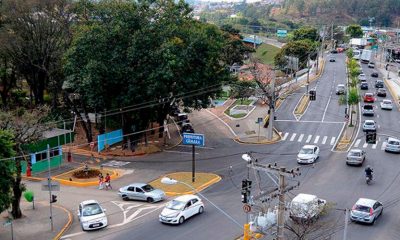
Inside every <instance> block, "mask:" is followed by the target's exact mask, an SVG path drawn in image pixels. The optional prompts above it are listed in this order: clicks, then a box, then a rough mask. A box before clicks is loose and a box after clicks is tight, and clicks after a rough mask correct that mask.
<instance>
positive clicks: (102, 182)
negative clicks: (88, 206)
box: [99, 173, 104, 190]
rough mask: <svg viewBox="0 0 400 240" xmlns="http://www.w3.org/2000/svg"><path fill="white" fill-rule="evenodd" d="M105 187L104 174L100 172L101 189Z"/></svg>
mask: <svg viewBox="0 0 400 240" xmlns="http://www.w3.org/2000/svg"><path fill="white" fill-rule="evenodd" d="M103 188H104V177H103V174H102V173H100V174H99V189H100V190H102V189H103Z"/></svg>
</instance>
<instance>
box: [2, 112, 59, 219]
mask: <svg viewBox="0 0 400 240" xmlns="http://www.w3.org/2000/svg"><path fill="white" fill-rule="evenodd" d="M48 112H49V109H48V108H47V107H40V108H37V109H33V110H26V109H23V108H18V109H15V110H13V111H8V112H4V111H3V112H0V131H9V132H10V133H12V134H13V140H14V143H15V147H14V148H15V150H16V152H17V153H18V154H20V155H23V156H25V155H26V152H25V150H24V145H27V144H29V143H32V142H35V141H37V140H39V139H41V138H42V132H43V131H45V130H47V129H49V128H50V127H52V126H51V125H49V124H46V125H44V124H43V123H44V119H45V117H46V116H47V114H48ZM21 161H22V159H21V158H16V159H15V162H14V163H13V164H15V174H14V175H13V178H12V179H11V180H12V189H13V198H12V215H13V217H14V218H15V219H16V218H20V217H21V216H22V213H21V208H20V200H21V196H22V192H23V191H24V189H25V188H24V185H23V184H22V183H21V180H22V178H21V171H22V168H21Z"/></svg>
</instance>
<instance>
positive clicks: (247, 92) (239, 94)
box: [231, 80, 256, 102]
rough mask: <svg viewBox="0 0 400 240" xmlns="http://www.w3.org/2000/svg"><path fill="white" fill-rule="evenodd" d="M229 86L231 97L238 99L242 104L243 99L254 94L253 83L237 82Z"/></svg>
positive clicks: (254, 85)
mask: <svg viewBox="0 0 400 240" xmlns="http://www.w3.org/2000/svg"><path fill="white" fill-rule="evenodd" d="M231 86H232V93H233V97H235V98H238V99H240V100H241V101H242V102H243V99H245V98H249V97H250V96H251V95H253V94H254V90H255V87H256V84H255V82H254V81H247V80H242V81H240V80H239V81H237V82H235V83H234V84H232V85H231Z"/></svg>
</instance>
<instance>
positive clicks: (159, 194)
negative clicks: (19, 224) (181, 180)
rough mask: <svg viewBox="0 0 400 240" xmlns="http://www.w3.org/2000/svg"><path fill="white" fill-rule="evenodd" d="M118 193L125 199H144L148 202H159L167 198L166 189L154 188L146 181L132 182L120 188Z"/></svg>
mask: <svg viewBox="0 0 400 240" xmlns="http://www.w3.org/2000/svg"><path fill="white" fill-rule="evenodd" d="M118 195H119V196H121V198H122V199H123V200H142V201H147V202H150V203H152V202H158V201H162V200H163V199H164V198H165V193H164V191H162V190H160V189H155V188H153V187H152V186H151V185H150V184H146V183H132V184H130V185H128V186H125V187H122V188H120V189H119V192H118Z"/></svg>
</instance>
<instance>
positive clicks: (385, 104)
mask: <svg viewBox="0 0 400 240" xmlns="http://www.w3.org/2000/svg"><path fill="white" fill-rule="evenodd" d="M381 109H385V110H392V109H393V103H392V100H389V99H384V100H383V101H382V102H381Z"/></svg>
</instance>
